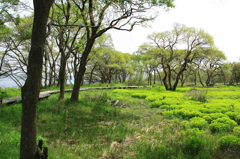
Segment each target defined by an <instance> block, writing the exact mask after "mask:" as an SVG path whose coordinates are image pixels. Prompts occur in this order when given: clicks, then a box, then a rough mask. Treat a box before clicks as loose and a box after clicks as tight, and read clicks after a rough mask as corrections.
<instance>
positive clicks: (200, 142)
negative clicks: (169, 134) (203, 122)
mask: <svg viewBox="0 0 240 159" xmlns="http://www.w3.org/2000/svg"><path fill="white" fill-rule="evenodd" d="M205 144H206V141H205V140H204V139H203V138H201V137H196V136H188V137H186V138H185V139H184V140H183V146H182V151H183V152H184V153H185V154H191V155H197V154H198V153H199V151H201V150H203V148H204V146H205Z"/></svg>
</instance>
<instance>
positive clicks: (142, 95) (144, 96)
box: [132, 93, 147, 98]
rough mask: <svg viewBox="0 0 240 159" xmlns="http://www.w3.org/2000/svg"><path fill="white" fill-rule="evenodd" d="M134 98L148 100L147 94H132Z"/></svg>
mask: <svg viewBox="0 0 240 159" xmlns="http://www.w3.org/2000/svg"><path fill="white" fill-rule="evenodd" d="M132 97H134V98H146V97H147V94H145V93H134V94H132Z"/></svg>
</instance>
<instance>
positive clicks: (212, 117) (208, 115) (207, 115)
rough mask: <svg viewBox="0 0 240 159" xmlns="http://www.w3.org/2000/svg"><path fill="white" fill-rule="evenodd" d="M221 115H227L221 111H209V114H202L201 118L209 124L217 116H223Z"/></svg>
mask: <svg viewBox="0 0 240 159" xmlns="http://www.w3.org/2000/svg"><path fill="white" fill-rule="evenodd" d="M223 117H228V116H227V115H225V114H222V113H211V114H206V115H204V116H203V118H204V119H205V120H206V121H207V122H208V123H209V124H210V123H211V122H212V121H213V120H216V119H218V118H223Z"/></svg>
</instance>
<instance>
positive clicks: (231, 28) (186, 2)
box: [108, 0, 240, 62]
mask: <svg viewBox="0 0 240 159" xmlns="http://www.w3.org/2000/svg"><path fill="white" fill-rule="evenodd" d="M174 5H175V6H176V7H175V8H173V9H170V11H168V12H166V11H163V10H160V15H159V16H158V18H156V20H155V21H154V22H153V23H149V25H150V26H151V27H149V28H142V27H140V26H137V27H135V28H134V29H133V31H132V32H127V31H118V30H110V31H109V32H108V33H110V34H111V35H112V39H113V43H114V46H115V49H116V50H118V51H121V52H123V53H133V52H135V51H137V49H138V47H139V46H140V45H141V44H143V43H144V42H147V36H148V35H149V34H151V33H153V32H154V31H155V32H162V31H167V30H169V31H170V30H172V29H173V24H174V23H180V24H185V25H186V26H187V27H194V28H201V29H203V30H204V31H205V32H207V33H208V34H210V35H211V36H213V38H214V42H215V46H216V47H217V48H218V49H219V50H221V51H223V52H224V54H225V56H226V57H227V61H231V62H234V61H237V62H240V49H239V46H240V40H239V39H240V18H239V17H240V9H239V8H240V0H175V1H174Z"/></svg>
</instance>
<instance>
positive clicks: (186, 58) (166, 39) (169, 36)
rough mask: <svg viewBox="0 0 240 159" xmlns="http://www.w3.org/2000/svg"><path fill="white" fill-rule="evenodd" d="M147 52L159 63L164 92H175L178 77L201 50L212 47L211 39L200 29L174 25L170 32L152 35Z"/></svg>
mask: <svg viewBox="0 0 240 159" xmlns="http://www.w3.org/2000/svg"><path fill="white" fill-rule="evenodd" d="M148 39H149V40H150V43H149V45H150V46H149V49H148V50H147V52H148V53H149V54H151V55H152V56H154V57H155V59H157V60H158V61H159V63H160V64H161V67H162V71H163V72H164V77H163V78H162V80H163V84H164V86H165V88H166V90H172V91H175V90H176V88H177V85H178V83H179V80H180V77H181V76H182V74H183V72H184V71H185V70H186V69H187V66H188V65H189V64H191V63H192V62H193V60H194V59H195V57H196V56H197V55H198V54H199V53H200V52H199V51H198V50H201V49H203V48H206V47H210V46H212V45H213V39H212V37H211V36H210V35H209V34H207V33H205V32H204V31H203V30H202V29H196V28H189V27H186V26H185V25H181V24H174V29H173V30H172V31H165V32H160V33H157V32H155V33H152V34H151V35H149V36H148Z"/></svg>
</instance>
